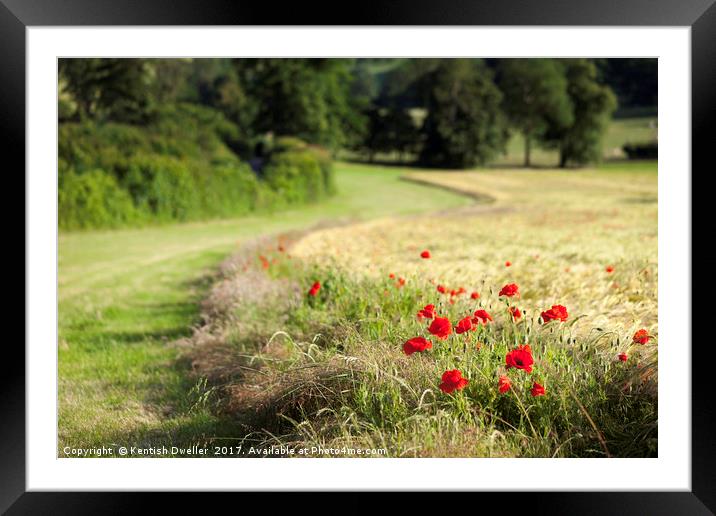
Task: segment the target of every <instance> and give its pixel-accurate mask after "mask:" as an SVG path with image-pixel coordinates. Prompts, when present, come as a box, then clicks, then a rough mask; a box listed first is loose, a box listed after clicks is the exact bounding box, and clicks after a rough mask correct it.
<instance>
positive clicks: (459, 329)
mask: <svg viewBox="0 0 716 516" xmlns="http://www.w3.org/2000/svg"><path fill="white" fill-rule="evenodd" d="M474 329H475V327H474V326H473V325H472V319H471V318H470V317H465V318H464V319H460V322H459V323H457V326H455V333H457V334H460V333H466V332H468V331H470V330H474Z"/></svg>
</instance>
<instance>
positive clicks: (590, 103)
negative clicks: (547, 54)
mask: <svg viewBox="0 0 716 516" xmlns="http://www.w3.org/2000/svg"><path fill="white" fill-rule="evenodd" d="M563 66H564V68H565V74H566V77H567V84H568V85H567V92H568V95H569V98H570V100H571V103H572V106H573V109H574V117H573V120H572V123H571V124H569V125H567V126H564V125H562V124H560V123H557V124H553V125H551V127H550V128H549V129H548V130H547V132H546V133H545V140H546V141H547V142H548V143H549V142H552V143H553V145H555V146H556V147H558V148H559V166H560V167H566V166H567V164H568V163H574V164H578V165H581V164H584V163H589V162H593V161H599V160H600V159H601V157H602V137H603V136H604V132H605V131H606V129H607V126H608V124H609V120H610V119H611V115H612V113H613V112H614V110H615V109H616V106H617V102H616V97H615V96H614V93H613V92H612V90H611V88H609V87H608V86H606V85H603V84H600V83H599V82H598V81H597V68H596V66H595V65H594V63H592V62H590V61H589V60H587V59H566V60H564V62H563Z"/></svg>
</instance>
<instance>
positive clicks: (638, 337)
mask: <svg viewBox="0 0 716 516" xmlns="http://www.w3.org/2000/svg"><path fill="white" fill-rule="evenodd" d="M649 338H650V337H649V332H648V331H646V330H645V329H641V330H639V331H638V332H636V333H635V334H634V337H632V340H633V341H634V342H636V343H637V344H646V343H647V342H649Z"/></svg>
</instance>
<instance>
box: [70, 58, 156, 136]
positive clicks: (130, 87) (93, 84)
mask: <svg viewBox="0 0 716 516" xmlns="http://www.w3.org/2000/svg"><path fill="white" fill-rule="evenodd" d="M58 67H59V74H60V80H61V83H62V84H63V85H64V88H65V90H66V91H67V92H68V93H69V94H70V95H71V97H72V98H73V99H74V101H75V103H76V104H77V115H78V117H79V118H80V119H84V118H104V119H107V120H113V121H117V122H127V123H141V122H144V121H145V120H146V119H147V118H148V117H149V116H150V115H151V91H150V88H149V87H148V84H149V76H148V74H147V68H146V66H145V60H143V59H75V58H73V59H60V62H59V66H58Z"/></svg>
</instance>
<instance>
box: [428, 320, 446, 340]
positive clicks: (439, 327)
mask: <svg viewBox="0 0 716 516" xmlns="http://www.w3.org/2000/svg"><path fill="white" fill-rule="evenodd" d="M428 331H429V332H430V333H432V334H433V335H435V336H436V337H437V338H439V339H440V340H445V339H447V338H448V335H450V334H451V333H452V325H451V324H450V320H449V319H448V318H447V317H435V319H433V322H432V323H430V327H429V328H428Z"/></svg>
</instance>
